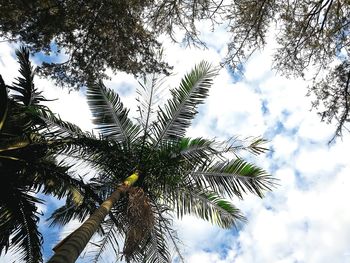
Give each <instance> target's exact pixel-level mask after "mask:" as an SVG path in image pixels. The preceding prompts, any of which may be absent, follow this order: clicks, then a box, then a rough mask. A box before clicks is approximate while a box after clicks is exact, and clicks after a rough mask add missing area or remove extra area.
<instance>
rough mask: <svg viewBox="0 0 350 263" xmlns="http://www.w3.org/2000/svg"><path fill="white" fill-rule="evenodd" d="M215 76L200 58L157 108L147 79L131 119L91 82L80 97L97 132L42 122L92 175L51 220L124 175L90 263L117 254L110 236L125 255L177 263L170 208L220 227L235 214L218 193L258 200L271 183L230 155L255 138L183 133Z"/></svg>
mask: <svg viewBox="0 0 350 263" xmlns="http://www.w3.org/2000/svg"><path fill="white" fill-rule="evenodd" d="M216 75H217V69H215V68H212V66H211V65H210V64H208V63H206V62H201V63H200V64H198V65H197V66H196V67H195V68H194V69H193V70H192V71H191V72H190V73H188V74H187V75H186V76H185V77H184V78H183V79H182V81H181V83H180V85H179V87H178V88H176V89H173V90H171V95H172V98H171V99H169V100H168V101H167V102H166V103H165V105H164V107H156V103H155V101H156V99H157V92H158V89H159V86H160V83H161V82H162V81H161V80H159V79H157V77H156V76H155V75H153V76H152V77H151V78H150V79H149V80H148V82H147V81H145V82H144V83H142V84H141V85H140V88H139V90H138V94H139V98H138V102H139V106H138V112H139V118H138V119H137V122H133V121H132V120H131V119H130V118H129V117H128V113H129V111H128V110H127V109H126V108H125V107H124V105H123V104H122V102H121V100H120V97H119V95H118V94H117V93H115V92H114V91H113V90H111V89H108V88H106V87H105V86H104V84H103V83H102V82H100V81H96V82H93V83H90V84H89V85H88V88H87V100H88V103H89V106H90V109H91V112H92V114H93V122H94V123H95V124H96V125H97V128H98V130H99V132H100V136H99V138H96V137H95V136H94V135H92V134H85V133H82V132H81V131H79V130H76V129H75V128H74V127H73V128H72V127H70V126H67V124H66V123H64V122H62V121H57V119H56V120H55V121H53V122H52V127H56V128H55V129H56V130H55V132H56V135H57V134H59V136H58V137H61V138H62V139H67V138H69V139H70V141H69V142H68V143H66V144H65V146H64V147H61V148H60V149H61V152H60V153H61V154H65V155H68V156H69V158H72V157H73V158H78V159H80V160H83V161H84V162H88V163H90V165H91V166H92V167H93V168H94V169H95V170H96V171H97V173H96V175H95V176H94V177H93V178H92V179H91V180H89V181H88V182H85V183H84V186H83V187H84V189H85V190H83V192H84V195H83V197H82V198H81V200H80V202H79V203H77V202H73V199H72V198H70V197H68V198H67V203H66V204H65V205H64V206H63V207H61V208H59V209H58V210H56V211H55V212H54V213H53V215H52V216H51V219H52V223H53V224H66V223H68V222H69V221H70V220H71V219H74V218H78V219H80V220H83V219H84V218H85V217H86V216H87V215H89V214H91V213H92V211H93V207H95V206H96V205H97V204H96V202H97V201H98V200H100V201H98V202H99V203H101V200H105V199H106V198H108V196H110V195H111V194H112V193H113V192H114V191H115V190H116V189H117V187H118V186H120V184H121V183H122V182H124V184H127V183H125V182H126V181H125V179H126V178H127V180H130V178H132V177H130V175H132V176H134V177H133V178H134V179H133V182H132V183H130V184H129V185H132V186H131V187H129V188H128V189H127V190H126V191H125V194H124V195H122V197H121V198H120V199H119V200H118V201H117V202H116V203H115V204H113V207H112V210H111V211H110V213H109V216H107V218H106V219H105V220H104V221H103V223H102V225H101V227H100V231H99V232H100V234H101V235H102V236H101V238H99V240H97V241H96V242H95V241H94V243H93V246H94V248H95V249H97V251H96V254H94V262H97V261H98V259H99V258H100V257H101V256H102V255H103V251H104V250H106V249H107V248H108V247H109V248H111V249H112V250H113V251H114V252H115V254H116V257H117V258H118V257H120V251H119V250H120V249H119V248H118V243H120V237H124V248H123V253H122V255H123V256H125V258H126V260H127V261H140V262H141V261H142V262H169V261H171V259H170V258H171V251H170V247H171V246H172V247H173V248H174V249H175V252H178V254H179V257H180V259H182V257H181V254H180V252H179V248H178V245H177V237H176V232H175V231H174V230H173V229H172V226H171V222H172V221H171V213H172V212H175V214H176V215H177V217H179V218H181V217H182V216H183V215H185V214H191V215H196V216H198V217H200V218H203V219H204V220H208V221H210V222H212V223H214V224H217V225H219V226H220V227H223V228H230V227H232V226H236V225H237V222H239V221H244V220H245V218H244V216H243V215H242V214H241V213H240V211H239V209H238V208H236V207H235V206H234V205H233V204H232V203H231V202H230V201H228V200H227V199H225V198H233V197H238V198H240V199H242V198H243V195H244V194H245V193H247V192H250V193H253V194H255V195H258V196H259V197H263V194H264V192H265V191H266V190H270V189H271V187H272V186H273V184H274V179H273V178H272V177H271V176H270V175H269V174H267V173H266V172H265V171H264V170H263V169H261V168H259V167H257V166H255V165H254V164H251V163H249V162H247V161H245V160H243V159H242V158H240V157H238V152H239V151H242V150H243V151H244V150H246V151H249V152H251V153H253V154H260V153H263V152H265V151H266V148H264V147H263V143H265V141H264V140H263V139H261V138H252V139H249V140H248V139H247V140H239V139H237V138H235V139H230V140H228V141H225V142H218V141H216V140H215V139H209V140H208V139H204V138H188V137H186V136H185V133H186V129H187V128H188V127H189V126H190V125H191V121H192V119H193V118H194V116H195V115H196V113H197V106H198V105H199V104H201V103H203V102H204V100H205V98H206V97H207V96H208V91H209V89H210V87H211V85H212V80H213V78H214V77H215V76H216ZM60 127H63V128H60ZM51 131H52V129H51ZM56 137H57V136H56ZM58 137H57V138H58ZM229 153H233V154H231V155H230V154H229ZM226 156H233V158H227V157H226ZM129 185H128V186H129ZM52 262H54V261H52Z"/></svg>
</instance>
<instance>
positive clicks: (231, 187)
mask: <svg viewBox="0 0 350 263" xmlns="http://www.w3.org/2000/svg"><path fill="white" fill-rule="evenodd" d="M191 177H192V178H193V180H194V181H195V182H196V184H197V185H199V186H201V187H203V188H206V187H208V186H209V187H210V188H211V189H213V190H214V191H215V192H218V193H222V194H228V195H229V196H230V197H233V196H237V197H239V198H243V193H247V191H249V192H251V193H253V194H256V195H258V196H259V197H261V198H262V197H263V196H264V192H265V191H270V190H271V188H272V187H273V186H274V185H275V179H274V178H273V177H272V176H271V175H269V174H268V173H266V171H264V170H263V169H261V168H259V167H257V166H255V165H253V164H250V163H248V162H246V161H244V160H242V159H236V160H234V161H231V162H218V163H216V164H214V165H212V166H210V167H207V168H204V169H203V170H197V171H192V172H191Z"/></svg>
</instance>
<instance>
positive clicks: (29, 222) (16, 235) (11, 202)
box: [0, 188, 43, 262]
mask: <svg viewBox="0 0 350 263" xmlns="http://www.w3.org/2000/svg"><path fill="white" fill-rule="evenodd" d="M23 190H24V189H21V188H18V189H16V190H15V189H12V191H11V192H10V193H7V196H3V197H2V198H1V205H0V232H1V235H0V254H1V252H2V251H3V250H5V252H6V251H7V250H8V248H9V247H12V248H14V250H15V252H16V253H17V252H19V254H20V255H21V256H20V258H18V259H19V260H23V261H25V262H42V254H41V245H42V242H43V239H42V236H41V234H40V233H39V231H38V226H37V223H38V221H39V217H38V212H37V207H36V204H38V203H42V201H41V200H40V199H38V198H36V197H34V196H32V195H29V194H27V193H26V191H23ZM2 194H3V195H4V194H6V193H4V192H3V191H2Z"/></svg>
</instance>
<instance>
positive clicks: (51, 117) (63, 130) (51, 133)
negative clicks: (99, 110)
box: [31, 107, 91, 139]
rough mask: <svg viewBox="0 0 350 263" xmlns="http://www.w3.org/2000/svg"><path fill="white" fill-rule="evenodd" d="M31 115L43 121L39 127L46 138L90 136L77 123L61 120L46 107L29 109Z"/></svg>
mask: <svg viewBox="0 0 350 263" xmlns="http://www.w3.org/2000/svg"><path fill="white" fill-rule="evenodd" d="M31 114H32V116H33V117H38V118H40V119H41V120H42V121H43V124H42V125H41V127H40V131H41V133H42V134H43V135H44V136H45V137H46V138H55V139H57V138H66V137H69V138H78V137H85V136H91V134H88V133H86V132H83V131H82V130H81V129H80V128H79V127H78V126H77V125H74V124H72V123H70V122H66V121H63V120H62V119H61V118H60V117H59V116H56V115H55V114H54V113H52V112H51V111H50V110H49V109H48V108H46V107H36V108H33V109H32V110H31Z"/></svg>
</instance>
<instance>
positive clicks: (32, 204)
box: [0, 48, 81, 262]
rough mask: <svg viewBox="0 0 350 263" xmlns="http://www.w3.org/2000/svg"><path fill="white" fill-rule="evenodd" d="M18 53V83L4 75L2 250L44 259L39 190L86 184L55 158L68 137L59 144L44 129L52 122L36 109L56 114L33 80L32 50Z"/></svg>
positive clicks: (61, 191) (61, 193)
mask: <svg viewBox="0 0 350 263" xmlns="http://www.w3.org/2000/svg"><path fill="white" fill-rule="evenodd" d="M16 54H17V57H18V61H19V63H20V74H21V77H19V78H17V82H16V83H14V84H13V85H12V86H8V85H5V83H4V82H3V81H2V78H1V82H0V88H1V91H2V92H1V93H0V101H5V102H7V103H6V104H2V105H1V106H5V114H3V116H2V117H1V118H2V127H1V129H0V167H1V173H0V179H1V181H2V184H1V185H0V222H1V223H0V232H1V238H0V254H1V253H2V252H3V251H5V253H6V252H7V251H8V249H9V248H11V249H14V252H18V253H19V255H20V257H19V259H20V260H24V261H26V262H42V253H41V245H42V242H43V240H42V236H41V234H40V232H39V231H38V222H39V212H38V211H37V209H38V208H37V205H38V204H41V203H42V200H40V199H38V198H37V197H35V194H36V193H38V192H39V191H41V192H42V193H44V194H50V195H54V196H56V197H57V198H63V197H65V196H66V195H69V194H71V193H72V192H76V191H81V189H80V187H81V185H80V183H79V180H76V179H74V178H72V176H71V174H70V173H69V171H68V170H69V168H70V167H69V166H67V165H65V164H64V163H57V162H56V161H55V155H56V154H57V151H58V150H59V149H60V147H62V144H64V142H61V141H59V140H57V141H55V143H54V144H53V143H52V141H50V140H49V137H48V138H44V136H43V134H42V133H39V131H40V130H42V129H44V127H46V128H47V126H46V125H45V123H44V121H43V119H41V117H40V115H38V114H36V113H37V112H46V114H47V115H49V114H52V113H51V112H50V111H49V110H48V109H47V108H46V107H43V106H41V105H40V102H42V101H43V100H45V99H44V98H43V97H42V96H41V95H40V93H39V92H37V89H36V88H35V86H34V84H33V77H34V73H33V71H32V67H31V63H30V61H29V52H28V51H27V50H25V49H23V48H21V49H20V50H18V51H17V52H16ZM7 90H10V92H9V93H8V92H7ZM3 91H5V92H3ZM2 113H3V112H2ZM6 113H7V114H6Z"/></svg>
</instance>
